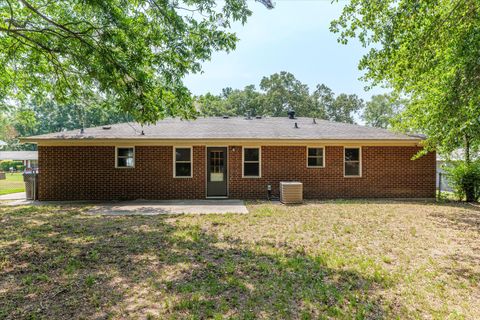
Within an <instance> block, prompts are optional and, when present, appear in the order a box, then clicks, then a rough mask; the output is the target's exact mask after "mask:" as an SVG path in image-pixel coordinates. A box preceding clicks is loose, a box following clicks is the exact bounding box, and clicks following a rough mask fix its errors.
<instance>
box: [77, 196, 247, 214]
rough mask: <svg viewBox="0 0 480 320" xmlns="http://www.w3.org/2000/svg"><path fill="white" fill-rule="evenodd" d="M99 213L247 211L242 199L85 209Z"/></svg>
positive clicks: (141, 202)
mask: <svg viewBox="0 0 480 320" xmlns="http://www.w3.org/2000/svg"><path fill="white" fill-rule="evenodd" d="M86 213H88V214H100V215H148V216H152V215H159V214H184V213H186V214H212V213H217V214H225V213H240V214H243V213H248V210H247V207H246V206H245V204H244V202H243V201H242V200H158V201H146V200H136V201H122V202H118V203H106V204H97V205H95V206H94V207H93V208H91V209H89V210H87V211H86Z"/></svg>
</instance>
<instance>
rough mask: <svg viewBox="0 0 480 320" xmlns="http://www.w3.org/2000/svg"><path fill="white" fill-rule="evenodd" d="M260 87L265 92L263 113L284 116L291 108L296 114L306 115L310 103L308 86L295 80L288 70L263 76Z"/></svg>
mask: <svg viewBox="0 0 480 320" xmlns="http://www.w3.org/2000/svg"><path fill="white" fill-rule="evenodd" d="M260 89H262V90H263V91H264V92H265V94H264V96H263V105H264V108H265V115H269V116H273V117H279V116H284V115H286V112H287V111H288V110H289V109H293V110H295V111H296V113H297V115H299V116H306V114H307V113H308V112H309V109H310V107H311V105H312V104H311V102H312V101H311V99H310V93H309V90H308V86H307V85H306V84H303V83H301V82H300V81H299V80H297V79H296V78H295V76H294V75H293V74H291V73H290V72H286V71H282V72H280V73H275V74H272V75H271V76H269V77H263V79H262V81H261V82H260Z"/></svg>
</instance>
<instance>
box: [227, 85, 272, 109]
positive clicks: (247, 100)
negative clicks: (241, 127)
mask: <svg viewBox="0 0 480 320" xmlns="http://www.w3.org/2000/svg"><path fill="white" fill-rule="evenodd" d="M262 101H263V100H262V95H261V94H260V93H259V92H258V91H256V90H255V86H254V85H253V84H252V85H248V86H246V87H245V88H244V89H243V90H233V91H232V92H231V93H230V94H229V95H228V97H227V98H226V99H225V101H224V103H225V104H226V106H227V108H228V109H229V110H231V112H230V113H229V114H234V115H239V116H247V115H250V116H261V115H263V114H264V113H265V112H264V107H263V105H262Z"/></svg>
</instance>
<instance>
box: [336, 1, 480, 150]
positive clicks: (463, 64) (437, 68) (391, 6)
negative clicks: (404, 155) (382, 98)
mask: <svg viewBox="0 0 480 320" xmlns="http://www.w3.org/2000/svg"><path fill="white" fill-rule="evenodd" d="M331 30H332V31H333V32H337V33H338V34H339V41H340V42H342V43H347V42H348V40H349V39H351V38H357V39H359V40H360V42H361V43H362V44H363V45H364V46H365V47H368V48H370V50H369V52H368V53H367V54H366V55H365V56H364V57H363V58H362V59H361V61H360V64H359V66H360V69H362V70H364V71H365V79H367V80H369V81H371V84H372V85H378V84H382V85H387V86H390V87H392V88H393V89H395V91H396V92H397V93H399V94H404V95H406V96H407V97H409V99H410V100H411V102H410V103H409V104H408V105H407V106H406V108H405V111H404V112H403V113H402V115H401V117H400V120H399V121H397V123H396V126H397V127H398V128H401V129H403V130H406V131H417V132H422V133H425V134H427V136H428V144H427V146H426V147H427V149H434V148H435V147H438V148H439V149H440V151H443V152H447V153H448V152H451V151H452V150H454V149H456V148H458V147H460V146H464V147H467V148H478V146H479V145H480V139H479V137H480V118H479V117H480V86H479V83H480V82H479V80H480V78H479V76H480V63H479V61H480V51H479V50H478V48H479V47H480V2H478V0H454V1H451V0H438V1H430V0H426V1H418V0H402V1H398V0H382V1H371V0H351V1H350V2H349V4H347V5H346V6H345V7H344V10H343V13H342V15H341V16H340V18H339V19H337V20H335V21H333V22H332V25H331ZM466 154H468V152H466Z"/></svg>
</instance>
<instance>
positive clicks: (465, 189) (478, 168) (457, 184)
mask: <svg viewBox="0 0 480 320" xmlns="http://www.w3.org/2000/svg"><path fill="white" fill-rule="evenodd" d="M445 170H446V171H447V179H448V181H449V183H450V185H451V187H452V189H453V191H454V193H455V195H456V196H457V197H458V198H459V199H460V200H462V199H466V200H467V202H472V201H477V200H478V198H479V197H480V161H479V160H477V161H473V162H471V163H466V162H464V161H457V162H453V163H451V164H450V165H449V166H447V167H446V168H445Z"/></svg>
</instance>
